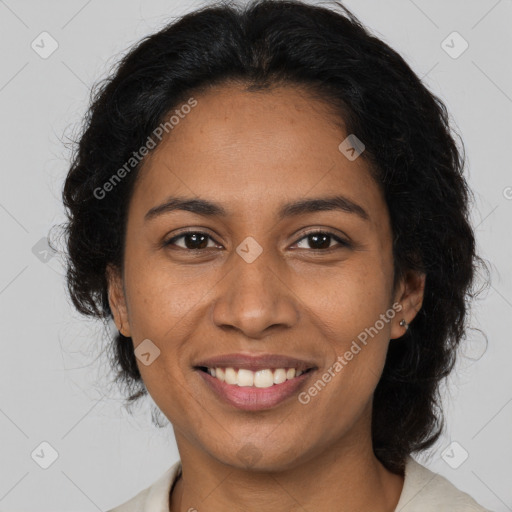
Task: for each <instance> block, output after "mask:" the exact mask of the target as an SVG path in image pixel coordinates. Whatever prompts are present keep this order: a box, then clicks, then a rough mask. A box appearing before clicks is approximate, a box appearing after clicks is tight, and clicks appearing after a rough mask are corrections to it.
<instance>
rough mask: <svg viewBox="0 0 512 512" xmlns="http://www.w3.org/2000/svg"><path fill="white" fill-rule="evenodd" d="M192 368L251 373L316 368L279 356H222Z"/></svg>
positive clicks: (303, 361)
mask: <svg viewBox="0 0 512 512" xmlns="http://www.w3.org/2000/svg"><path fill="white" fill-rule="evenodd" d="M194 366H195V367H196V368H199V367H207V368H218V367H221V368H222V367H225V368H228V367H231V368H243V369H246V370H252V371H258V370H265V369H267V368H270V369H275V368H295V369H297V370H300V371H303V372H304V371H306V370H309V369H310V368H316V366H315V364H314V363H313V362H311V361H305V360H304V359H297V358H295V357H289V356H285V355H280V354H259V355H249V354H224V355H220V356H215V357H210V358H208V359H203V360H201V361H198V362H197V363H195V365H194Z"/></svg>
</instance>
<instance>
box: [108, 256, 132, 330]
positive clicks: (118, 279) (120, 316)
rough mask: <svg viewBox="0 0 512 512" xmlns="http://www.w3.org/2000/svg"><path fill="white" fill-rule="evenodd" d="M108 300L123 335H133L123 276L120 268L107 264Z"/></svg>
mask: <svg viewBox="0 0 512 512" xmlns="http://www.w3.org/2000/svg"><path fill="white" fill-rule="evenodd" d="M107 282H108V302H109V305H110V310H111V311H112V315H113V316H114V322H115V324H116V327H117V329H118V330H119V331H120V332H121V334H122V335H123V336H127V337H131V331H130V322H129V320H128V308H127V307H126V297H125V294H124V286H123V278H122V276H121V271H120V269H119V268H117V267H115V266H113V265H111V264H109V265H107Z"/></svg>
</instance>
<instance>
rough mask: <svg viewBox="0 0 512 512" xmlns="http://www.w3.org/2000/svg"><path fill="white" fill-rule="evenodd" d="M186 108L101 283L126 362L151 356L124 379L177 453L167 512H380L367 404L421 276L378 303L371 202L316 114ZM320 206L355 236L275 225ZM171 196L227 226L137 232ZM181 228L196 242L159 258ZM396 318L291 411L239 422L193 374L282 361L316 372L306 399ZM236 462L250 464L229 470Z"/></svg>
mask: <svg viewBox="0 0 512 512" xmlns="http://www.w3.org/2000/svg"><path fill="white" fill-rule="evenodd" d="M196 99H197V101H198V104H197V106H196V107H195V108H193V109H192V111H191V112H190V113H189V114H188V115H187V116H186V117H185V118H184V119H182V120H180V122H179V124H178V125H176V126H175V127H174V129H173V130H172V131H171V132H170V133H169V136H168V137H166V138H165V139H164V140H163V141H162V143H161V144H160V145H159V146H158V147H157V148H156V149H155V150H154V151H153V152H152V153H151V154H150V155H149V156H148V157H147V159H146V160H145V162H144V166H143V168H142V169H141V171H140V174H139V177H138V181H137V183H136V185H135V191H134V195H133V197H132V200H131V202H130V205H129V212H128V220H127V232H126V250H125V268H124V273H123V275H121V273H120V272H118V271H117V270H116V269H115V268H112V267H109V271H108V278H109V300H110V305H111V308H112V311H113V315H114V320H115V322H116V325H117V327H118V329H119V330H121V332H122V333H123V334H124V335H125V336H130V337H131V338H132V340H133V344H134V347H137V346H138V345H139V344H140V343H141V342H142V341H143V340H144V339H146V338H149V339H150V340H151V341H152V342H153V343H154V344H155V345H156V346H158V348H159V349H160V351H161V353H160V356H159V357H157V358H156V359H155V360H154V362H153V363H152V364H150V365H149V366H145V365H143V364H141V363H140V361H138V360H137V363H138V365H139V369H140V372H141V375H142V378H143V380H144V382H145V385H146V387H147V389H148V391H149V393H150V394H151V396H152V398H153V399H154V400H155V402H156V403H157V405H158V406H159V408H160V409H161V410H162V412H163V413H164V414H165V415H166V416H167V418H168V419H169V421H170V422H171V423H172V425H173V429H174V433H175V437H176V441H177V445H178V449H179V453H180V458H181V462H182V468H183V474H182V477H181V478H180V479H179V480H178V482H177V484H176V486H175V487H174V490H173V492H172V496H171V498H170V510H171V511H172V512H184V511H188V510H189V509H190V508H192V507H193V508H195V509H197V510H198V511H199V512H201V511H206V510H208V512H220V511H222V512H224V511H225V510H244V511H256V510H272V511H275V512H281V511H283V512H284V511H296V510H301V511H304V510H323V511H333V512H334V511H337V512H339V511H344V512H348V511H361V510H372V511H373V512H391V511H393V510H394V509H395V507H396V504H397V502H398V500H399V497H400V493H401V491H402V487H403V477H402V476H400V475H395V474H393V473H391V472H389V471H388V470H386V469H385V468H384V466H383V465H382V464H381V463H380V462H379V461H378V460H377V458H376V457H375V456H374V454H373V450H372V442H371V429H370V425H371V407H372V397H373V393H374V390H375V388H376V386H377V384H378V381H379V378H380V375H381V372H382V369H383V366H384V362H385V356H386V352H387V349H388V345H389V343H390V342H392V341H390V340H393V339H396V338H399V337H401V336H402V335H403V334H404V333H405V327H402V326H400V325H399V322H400V320H401V319H402V318H403V319H405V320H406V321H407V322H408V323H410V322H411V321H412V320H413V318H414V317H415V315H416V314H417V312H418V311H419V309H420V308H421V304H422V300H423V292H424V283H425V276H424V275H422V274H417V273H413V272H409V273H407V274H406V275H405V276H404V278H403V279H402V281H400V282H399V284H398V286H397V287H396V289H395V290H393V257H392V231H391V226H390V220H389V213H388V209H387V205H386V202H385V199H384V197H383V195H382V193H381V191H380V189H379V187H378V186H377V184H376V182H375V181H374V180H373V179H372V178H371V176H370V173H369V169H368V166H367V163H366V162H365V160H364V159H363V158H361V157H359V158H357V159H356V160H354V161H350V160H348V159H347V158H346V157H345V156H344V155H343V154H342V153H341V152H340V150H339V149H338V145H339V144H340V142H341V141H343V140H344V139H345V137H346V136H347V134H346V133H345V132H344V131H343V129H342V125H340V120H339V119H335V118H334V117H333V116H332V115H331V114H329V112H328V110H327V108H326V105H324V104H323V103H322V102H320V101H318V100H313V99H311V98H310V97H309V96H308V95H307V93H306V92H305V91H301V90H300V89H298V88H293V87H291V86H286V87H285V86H281V87H279V88H275V89H272V90H270V91H266V92H256V93H255V92H245V91H244V90H243V88H242V87H241V86H240V85H236V84H230V85H227V84H226V85H223V86H219V87H217V88H215V89H212V90H210V91H209V92H208V93H204V94H201V95H198V96H197V97H196ZM333 192H336V193H339V194H343V195H344V196H345V197H348V198H349V199H351V200H352V201H354V202H355V203H357V204H359V205H360V206H362V207H363V208H364V209H365V210H366V211H367V213H368V215H369V220H368V221H365V220H364V219H362V218H360V217H359V216H357V215H355V214H354V213H348V212H342V211H337V210H333V211H321V212H313V213H307V214H304V215H300V216H297V217H290V218H286V219H284V220H278V219H277V217H276V212H277V211H278V209H279V207H280V206H281V205H282V204H283V203H285V202H288V201H292V200H297V199H304V198H310V197H315V198H316V197H324V196H329V195H332V194H333ZM171 194H172V195H180V196H186V197H190V198H198V197H199V198H202V199H209V200H211V201H214V202H218V203H221V204H222V205H223V206H224V207H225V208H226V209H228V210H229V212H230V215H228V216H227V217H226V218H221V217H207V216H202V215H198V214H196V213H192V212H188V211H174V212H168V213H166V214H164V215H162V216H159V217H156V218H154V219H152V220H150V221H145V220H144V216H145V214H146V212H147V211H148V210H149V209H151V208H153V207H155V206H157V205H159V204H161V203H163V202H164V201H165V200H166V198H167V197H168V196H169V195H171ZM183 228H188V229H190V230H200V231H202V232H205V233H207V234H208V235H210V237H211V238H210V239H207V242H205V243H204V245H201V244H199V243H197V242H196V243H195V245H194V243H193V242H194V240H193V239H192V240H191V239H190V237H189V238H188V247H192V249H190V248H189V249H186V248H185V247H187V245H186V243H187V238H181V239H178V240H176V241H175V244H176V245H174V246H168V247H164V246H162V244H163V242H164V241H165V240H169V239H170V238H172V237H173V236H177V235H178V234H181V231H184V229H183ZM317 228H319V229H322V230H323V231H324V232H325V231H327V232H330V233H333V234H334V235H336V236H340V237H341V238H343V239H345V240H348V241H350V243H351V245H350V246H349V247H345V246H341V245H339V244H338V242H337V241H336V240H335V239H333V238H331V239H327V242H326V246H330V247H331V249H324V248H322V246H321V245H319V244H318V243H317V244H316V245H315V242H314V240H313V241H311V237H309V238H308V237H306V234H307V233H308V232H311V231H312V230H313V229H317ZM248 236H251V237H253V238H254V239H255V240H256V241H257V242H258V244H259V245H260V246H261V247H262V249H263V252H262V253H261V255H260V256H259V257H258V258H257V259H256V260H255V261H254V262H252V263H250V264H249V263H247V262H246V261H245V260H244V259H243V258H241V257H240V256H239V255H238V254H237V252H236V248H237V247H238V246H239V244H241V242H242V241H243V240H244V239H245V238H246V237H248ZM206 245H207V246H208V249H194V247H198V246H199V247H205V246H206ZM317 247H320V248H317ZM336 247H337V248H336ZM201 250H202V251H203V252H202V253H201V254H199V255H197V253H198V252H199V251H201ZM322 251H324V252H322ZM395 302H398V303H400V304H401V306H402V308H403V309H402V310H401V311H400V312H399V313H397V314H396V316H395V317H394V318H393V319H392V320H390V321H389V323H385V325H384V328H382V329H381V330H380V331H379V332H378V334H377V335H376V336H374V337H373V338H372V339H371V341H370V342H369V343H368V344H367V345H366V346H365V347H364V348H363V349H362V350H361V352H360V353H358V354H357V355H356V356H354V358H353V359H352V360H351V361H350V362H349V363H348V364H347V365H346V366H345V367H344V368H343V370H342V371H341V372H339V373H338V374H337V375H336V377H335V378H333V379H332V380H331V382H329V383H328V385H326V386H325V388H324V389H323V390H322V391H321V392H320V393H318V394H317V396H315V397H313V398H312V399H311V401H310V402H309V403H308V404H307V405H303V404H301V403H300V402H299V401H298V400H297V396H294V397H292V398H291V399H287V400H286V401H285V402H282V403H281V404H279V405H278V406H276V407H273V408H271V409H268V410H265V411H252V412H249V411H241V410H239V409H237V408H235V407H232V406H230V405H227V404H225V403H223V402H222V401H220V400H219V399H218V398H217V397H216V395H214V394H213V392H212V391H211V390H210V389H209V388H208V387H207V386H206V385H205V384H204V383H203V380H202V378H201V377H200V375H198V373H197V371H196V370H194V369H193V366H194V363H195V362H197V361H198V360H199V359H200V358H201V359H202V358H207V357H212V356H216V355H220V354H226V353H231V352H244V353H251V354H261V353H274V354H275V353H277V354H286V355H289V356H294V357H298V358H301V359H306V360H310V361H313V362H314V363H315V365H316V366H317V367H318V370H317V371H316V372H315V376H314V377H310V379H309V380H308V381H307V384H306V388H305V389H307V388H308V387H309V386H311V385H312V384H313V383H314V382H316V380H317V379H318V378H320V377H321V375H322V373H323V372H324V371H326V370H327V369H328V368H330V367H332V365H333V363H334V361H335V360H336V358H337V356H338V355H343V354H344V353H345V352H346V351H347V350H348V349H349V348H350V345H351V343H352V340H355V339H356V338H357V336H358V334H359V333H361V332H362V331H364V329H365V328H367V327H369V326H373V325H374V324H375V322H376V320H378V319H379V315H381V314H383V313H385V312H386V311H388V310H390V309H391V308H392V305H393V303H395ZM302 390H303V389H302V388H301V391H302ZM248 449H250V450H252V453H256V454H257V457H255V458H254V460H253V461H252V463H247V462H246V461H244V459H242V458H241V457H240V455H239V451H240V450H248Z"/></svg>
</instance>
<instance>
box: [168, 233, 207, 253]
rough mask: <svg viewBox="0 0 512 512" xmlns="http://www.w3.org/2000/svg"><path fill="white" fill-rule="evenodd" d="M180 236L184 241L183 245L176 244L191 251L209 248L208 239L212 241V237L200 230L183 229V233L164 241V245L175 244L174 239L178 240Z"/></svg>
mask: <svg viewBox="0 0 512 512" xmlns="http://www.w3.org/2000/svg"><path fill="white" fill-rule="evenodd" d="M181 238H183V239H184V241H185V247H182V246H180V245H178V247H180V248H181V249H185V250H191V251H194V250H198V249H209V248H211V247H208V241H209V240H211V241H213V238H212V237H211V236H210V235H209V234H208V233H203V232H202V231H185V232H184V233H181V234H180V235H178V236H175V237H173V238H171V239H170V240H167V241H166V242H164V246H168V245H177V244H176V240H180V239H181Z"/></svg>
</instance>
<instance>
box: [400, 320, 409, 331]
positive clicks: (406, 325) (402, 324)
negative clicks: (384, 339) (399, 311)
mask: <svg viewBox="0 0 512 512" xmlns="http://www.w3.org/2000/svg"><path fill="white" fill-rule="evenodd" d="M400 325H401V326H402V327H405V329H406V330H407V329H408V328H409V324H408V323H407V322H406V321H405V319H404V318H402V320H400Z"/></svg>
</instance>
